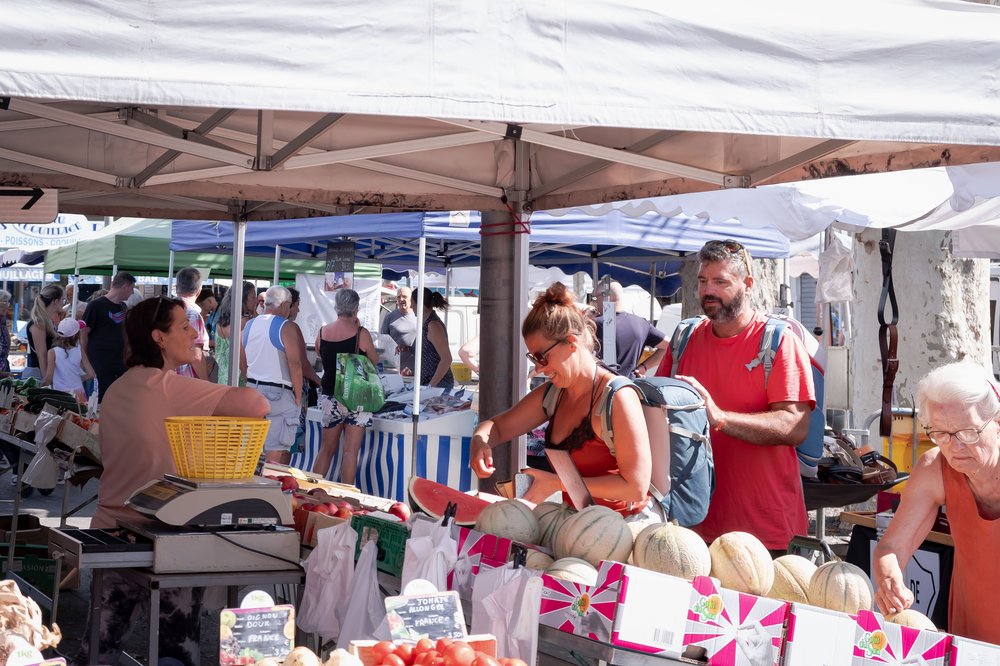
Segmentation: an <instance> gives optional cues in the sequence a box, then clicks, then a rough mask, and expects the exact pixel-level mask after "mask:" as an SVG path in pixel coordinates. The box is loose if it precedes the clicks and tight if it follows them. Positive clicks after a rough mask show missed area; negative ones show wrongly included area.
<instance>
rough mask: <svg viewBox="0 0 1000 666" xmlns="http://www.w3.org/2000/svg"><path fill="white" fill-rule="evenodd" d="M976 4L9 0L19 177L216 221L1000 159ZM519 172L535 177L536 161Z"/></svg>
mask: <svg viewBox="0 0 1000 666" xmlns="http://www.w3.org/2000/svg"><path fill="white" fill-rule="evenodd" d="M997 35H1000V8H998V7H993V6H989V5H982V4H972V3H968V2H961V1H958V0H882V1H880V2H877V3H872V2H868V1H865V0H842V1H841V2H837V3H827V4H815V5H810V6H809V11H802V5H801V3H799V2H795V1H793V0H764V1H763V2H756V3H746V2H743V1H741V0H720V1H719V2H713V3H691V2H684V3H658V4H650V3H647V2H641V1H640V0H621V1H619V2H603V1H602V2H597V1H596V0H585V1H583V2H571V1H570V0H549V1H545V0H538V1H536V2H527V3H524V2H514V3H511V2H509V0H484V1H483V2H477V3H468V2H462V1H461V0H432V1H431V2H423V3H414V2H412V1H410V0H385V1H383V2H377V3H372V2H368V1H367V0H342V1H340V2H338V3H336V4H334V5H331V4H329V3H320V2H315V1H313V2H309V1H306V0H298V1H289V2H273V1H264V0H217V1H216V2H208V3H206V2H202V1H201V0H147V1H145V2H141V3H112V4H107V3H79V2H76V1H75V0H14V1H13V2H8V3H6V4H5V6H4V20H3V21H2V22H0V185H18V186H21V187H23V186H26V185H29V186H38V187H48V188H59V189H60V190H61V193H60V210H62V211H65V212H80V213H86V214H114V215H123V216H125V215H132V216H147V217H174V218H194V219H198V218H201V219H211V218H216V219H217V218H219V217H222V216H232V215H239V216H245V217H248V218H250V219H276V218H284V217H302V216H306V215H315V214H319V213H326V212H340V211H341V210H343V207H347V206H350V207H358V206H361V207H374V208H380V209H398V208H411V209H429V208H435V209H477V210H503V209H504V203H503V202H502V201H501V197H502V195H503V194H504V192H510V191H511V189H512V188H513V187H514V186H515V183H514V179H513V174H514V173H515V158H514V150H513V148H512V145H511V143H512V142H509V141H503V138H504V137H505V136H508V135H509V136H515V137H519V138H520V139H521V141H522V145H527V147H528V150H527V151H526V154H525V155H524V157H523V160H522V162H521V163H520V166H519V167H518V169H519V170H521V169H524V167H528V168H529V169H530V178H529V181H530V182H529V183H528V185H527V187H526V188H525V187H523V186H522V189H526V190H527V191H526V194H525V197H526V198H527V200H529V201H531V202H533V205H534V207H535V208H536V209H552V208H558V207H562V206H571V205H582V204H591V203H594V202H599V201H611V200H619V199H623V198H639V197H646V196H659V195H671V194H678V193H684V192H692V191H703V190H717V189H719V188H723V187H734V186H735V187H746V186H753V185H758V184H763V183H769V182H770V183H774V182H788V181H797V180H802V179H807V178H815V177H825V176H830V175H841V174H847V173H863V172H872V171H886V170H894V169H905V168H911V167H914V166H923V165H946V164H964V163H972V162H982V161H988V160H991V159H994V160H1000V149H998V148H996V146H1000V124H998V123H997V121H996V113H995V111H996V109H997V108H998V105H1000V80H998V78H997V77H996V63H997V62H1000V40H997V38H996V36H997ZM522 173H524V171H522Z"/></svg>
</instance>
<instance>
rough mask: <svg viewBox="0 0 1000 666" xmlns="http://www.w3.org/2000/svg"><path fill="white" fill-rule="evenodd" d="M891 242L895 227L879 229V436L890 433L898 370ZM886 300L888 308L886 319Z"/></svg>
mask: <svg viewBox="0 0 1000 666" xmlns="http://www.w3.org/2000/svg"><path fill="white" fill-rule="evenodd" d="M895 245H896V230H895V229H883V230H882V240H880V241H879V243H878V249H879V254H881V255H882V294H881V295H880V296H879V299H878V323H879V327H878V347H879V352H880V353H881V355H882V414H881V418H880V419H879V425H878V431H879V436H880V437H891V436H892V387H893V383H894V382H895V381H896V371H897V370H899V359H898V358H897V357H896V347H897V343H898V342H899V338H898V333H897V332H896V323H897V322H898V321H899V308H898V307H897V305H896V291H895V289H893V286H892V251H893V248H894V247H895ZM886 300H888V301H889V307H890V308H891V310H892V313H891V314H892V316H891V318H890V319H889V320H888V321H886V312H885V304H886Z"/></svg>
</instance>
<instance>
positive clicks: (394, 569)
mask: <svg viewBox="0 0 1000 666" xmlns="http://www.w3.org/2000/svg"><path fill="white" fill-rule="evenodd" d="M351 527H353V528H354V531H355V532H357V533H358V545H357V548H356V549H355V551H354V559H355V560H356V559H357V558H358V557H359V556H360V555H361V547H362V546H364V545H365V544H366V543H368V542H369V541H371V540H372V539H375V543H376V545H377V546H378V557H377V563H376V567H377V568H378V569H379V570H381V571H384V572H386V573H387V574H390V575H393V576H399V575H400V574H402V573H403V557H404V555H405V554H406V540H407V539H409V538H410V527H409V526H408V525H407V524H406V523H394V522H391V521H388V520H383V519H381V518H376V517H374V516H365V515H360V516H359V515H355V516H353V517H352V518H351Z"/></svg>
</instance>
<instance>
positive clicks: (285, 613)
mask: <svg viewBox="0 0 1000 666" xmlns="http://www.w3.org/2000/svg"><path fill="white" fill-rule="evenodd" d="M294 639H295V608H294V607H293V606H272V607H270V608H224V609H222V611H221V612H220V613H219V664H220V665H221V666H242V665H252V664H256V663H257V662H258V661H260V660H261V659H263V658H264V657H274V658H276V659H284V658H285V656H286V655H287V654H288V653H289V652H291V651H292V648H293V647H295V641H294Z"/></svg>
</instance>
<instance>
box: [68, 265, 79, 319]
mask: <svg viewBox="0 0 1000 666" xmlns="http://www.w3.org/2000/svg"><path fill="white" fill-rule="evenodd" d="M79 303H80V273H78V272H77V273H74V274H73V302H72V303H71V304H70V308H71V309H70V311H69V312H70V319H76V309H77V307H78V305H79Z"/></svg>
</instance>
